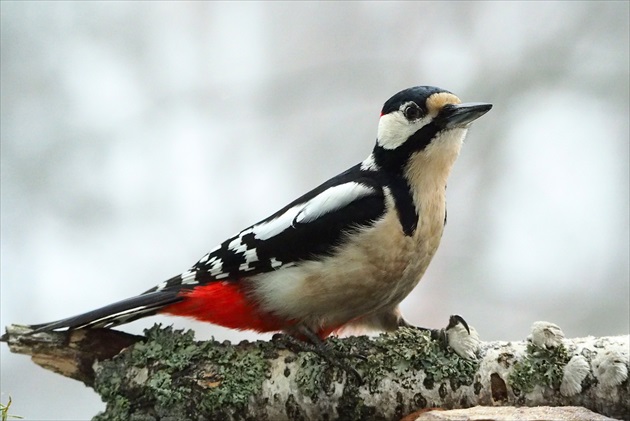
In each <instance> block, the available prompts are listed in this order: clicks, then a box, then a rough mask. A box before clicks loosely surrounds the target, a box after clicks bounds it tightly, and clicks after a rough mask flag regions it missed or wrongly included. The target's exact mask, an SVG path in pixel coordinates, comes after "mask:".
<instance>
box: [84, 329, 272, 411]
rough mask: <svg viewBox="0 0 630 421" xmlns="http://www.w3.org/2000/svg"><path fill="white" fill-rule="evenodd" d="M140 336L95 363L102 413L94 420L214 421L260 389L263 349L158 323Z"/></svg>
mask: <svg viewBox="0 0 630 421" xmlns="http://www.w3.org/2000/svg"><path fill="white" fill-rule="evenodd" d="M145 335H146V341H144V342H142V343H137V344H135V345H134V346H133V347H131V348H130V349H128V350H126V351H124V352H122V353H121V354H120V355H118V356H116V357H115V358H113V359H112V360H110V361H106V362H103V363H102V364H101V365H100V367H99V369H98V373H97V378H96V384H95V390H96V391H97V392H98V393H99V394H101V396H102V398H103V400H104V401H105V402H106V403H107V409H106V412H105V413H103V414H99V415H98V416H97V417H96V418H95V419H96V420H106V419H107V420H129V419H131V418H132V417H133V418H137V419H156V418H157V419H167V418H169V417H170V418H172V419H178V420H187V419H191V420H192V419H195V420H197V419H204V418H206V419H215V418H217V417H218V414H219V413H221V411H227V410H230V409H231V410H235V409H236V410H238V408H240V407H243V406H244V405H245V404H246V403H247V402H248V400H249V398H250V396H252V395H254V394H256V393H257V392H259V391H260V388H261V386H262V381H263V379H264V374H265V372H266V371H267V362H266V361H265V358H264V346H259V347H257V346H255V345H253V346H252V347H251V348H252V349H243V348H247V347H241V348H239V349H236V348H235V347H233V346H232V345H229V344H219V343H217V342H215V341H208V342H195V340H194V332H192V331H186V332H184V331H180V330H173V329H172V328H171V327H166V328H162V327H161V326H160V325H156V326H154V327H152V328H150V329H148V330H146V331H145ZM130 367H132V368H131V369H130ZM120 396H126V397H127V398H128V399H123V398H120ZM226 408H227V409H226ZM138 417H140V418H138Z"/></svg>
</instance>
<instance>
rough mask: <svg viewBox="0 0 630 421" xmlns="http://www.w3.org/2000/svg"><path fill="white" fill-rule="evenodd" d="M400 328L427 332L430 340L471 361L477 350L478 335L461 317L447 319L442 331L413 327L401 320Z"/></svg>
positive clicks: (454, 316)
mask: <svg viewBox="0 0 630 421" xmlns="http://www.w3.org/2000/svg"><path fill="white" fill-rule="evenodd" d="M400 326H404V327H411V328H415V329H419V330H422V331H426V332H429V333H430V334H431V339H433V340H435V341H438V342H439V343H440V345H441V346H442V347H443V348H444V349H447V348H449V347H450V348H451V349H452V350H453V351H455V353H456V354H457V355H459V356H460V357H462V358H466V359H469V360H472V359H474V358H475V353H476V352H477V349H479V335H478V334H477V331H476V330H475V328H473V327H470V326H468V323H466V320H464V318H463V317H462V316H459V315H453V316H451V317H449V319H448V325H447V326H446V327H445V328H442V329H427V328H425V327H420V326H413V325H410V324H409V323H407V322H406V321H405V320H404V319H401V321H400Z"/></svg>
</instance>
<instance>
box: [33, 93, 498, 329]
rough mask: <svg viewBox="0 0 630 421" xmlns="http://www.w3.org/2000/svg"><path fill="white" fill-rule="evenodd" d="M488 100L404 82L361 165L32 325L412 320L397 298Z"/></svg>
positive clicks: (263, 325) (412, 277)
mask: <svg viewBox="0 0 630 421" xmlns="http://www.w3.org/2000/svg"><path fill="white" fill-rule="evenodd" d="M490 108H492V105H491V104H485V103H467V104H462V103H461V101H460V100H459V98H457V97H456V96H455V95H454V94H452V93H450V92H448V91H445V90H443V89H439V88H436V87H431V86H418V87H413V88H409V89H405V90H403V91H401V92H399V93H397V94H396V95H394V96H393V97H391V98H390V99H389V100H388V101H387V102H385V104H384V106H383V109H382V111H381V117H380V120H379V123H378V134H377V139H376V145H375V146H374V149H373V151H372V153H371V154H370V155H369V156H368V158H367V159H365V160H364V161H363V162H361V163H360V164H358V165H355V166H353V167H352V168H350V169H348V170H347V171H345V172H343V173H341V174H339V175H337V176H336V177H333V178H331V179H330V180H328V181H326V182H325V183H323V184H322V185H320V186H319V187H316V188H315V189H313V190H311V191H310V192H308V193H306V194H305V195H303V196H302V197H300V198H298V199H296V200H295V201H293V202H291V203H290V204H288V205H287V206H285V207H284V208H282V209H280V210H279V211H278V212H276V213H274V214H273V215H271V216H269V217H268V218H265V219H263V220H262V221H260V222H258V223H256V224H254V225H252V226H250V227H247V228H245V229H244V230H242V231H241V232H239V233H238V234H236V235H235V236H233V237H231V238H228V239H227V240H225V241H224V242H223V243H221V244H220V245H219V246H217V247H216V248H214V249H213V250H212V251H210V252H209V253H207V254H206V255H205V256H203V257H202V258H201V260H199V261H198V262H197V263H195V265H194V266H192V267H191V268H190V269H189V270H187V271H186V272H184V273H182V274H181V275H177V276H175V277H173V278H171V279H169V280H167V281H165V282H162V283H161V284H159V285H157V286H155V287H153V288H151V289H149V290H148V291H146V292H144V293H142V294H140V295H138V296H135V297H132V298H128V299H126V300H123V301H119V302H117V303H114V304H110V305H108V306H105V307H102V308H99V309H96V310H92V311H89V312H87V313H84V314H81V315H78V316H74V317H70V318H67V319H63V320H59V321H56V322H51V323H45V324H40V325H34V326H32V327H33V328H34V329H36V330H37V331H47V330H62V329H84V328H97V327H112V326H116V325H120V324H123V323H128V322H131V321H133V320H136V319H139V318H141V317H145V316H149V315H153V314H156V313H163V314H171V315H178V316H185V317H192V318H194V319H198V320H202V321H206V322H210V323H214V324H217V325H221V326H225V327H228V328H233V329H240V330H254V331H258V332H272V331H283V332H285V333H288V334H290V335H292V336H295V337H300V338H311V339H312V338H314V339H315V340H317V338H319V339H323V338H326V337H327V336H328V335H330V334H331V333H333V332H335V331H338V330H340V329H342V328H344V327H347V326H351V325H355V326H356V325H358V326H363V327H367V328H373V329H379V330H394V329H396V328H398V327H399V326H401V325H407V323H406V322H405V320H404V319H403V318H402V316H401V314H400V311H399V308H398V305H399V303H400V302H401V301H402V300H403V299H404V298H405V297H406V296H407V295H408V294H409V293H410V292H411V290H413V288H414V287H415V286H416V284H417V283H418V281H419V280H420V278H421V277H422V275H423V274H424V272H425V270H426V269H427V266H428V265H429V262H430V261H431V259H432V258H433V255H434V254H435V252H436V250H437V248H438V245H439V243H440V239H441V237H442V231H443V229H444V224H445V223H446V204H445V188H446V180H447V177H448V175H449V173H450V171H451V167H452V165H453V163H454V161H455V159H456V158H457V156H458V154H459V151H460V148H461V146H462V142H463V139H464V137H465V135H466V132H467V130H468V127H469V126H470V124H471V122H472V121H474V120H475V119H477V118H479V117H480V116H482V115H483V114H485V113H486V112H488V111H489V110H490Z"/></svg>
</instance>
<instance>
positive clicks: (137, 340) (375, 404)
mask: <svg viewBox="0 0 630 421" xmlns="http://www.w3.org/2000/svg"><path fill="white" fill-rule="evenodd" d="M20 329H22V330H20ZM556 329H557V330H556ZM77 335H78V336H77ZM2 340H4V341H6V342H8V343H9V346H10V347H11V350H12V351H13V352H20V353H26V354H29V355H32V356H33V360H34V361H35V362H37V363H38V364H40V365H42V366H44V367H45V368H49V369H52V370H54V371H56V372H59V373H61V374H63V375H66V376H69V377H72V378H76V379H79V380H81V381H83V382H85V383H86V384H87V385H89V386H91V387H93V388H94V389H95V390H96V391H97V392H98V393H99V394H100V395H101V396H102V398H103V400H104V401H105V402H107V409H106V411H105V412H104V413H102V414H99V415H97V416H96V417H95V419H96V420H130V419H132V420H156V419H165V418H167V417H172V419H178V420H204V419H207V420H214V419H226V420H229V419H257V420H281V419H291V420H295V419H302V420H311V419H312V420H316V419H343V420H353V419H356V420H369V419H378V420H397V419H401V418H402V417H403V416H405V415H407V414H410V413H412V412H414V411H417V410H418V409H421V408H424V407H443V408H466V407H470V406H474V405H487V406H501V405H516V406H537V405H548V406H569V405H571V406H582V407H586V408H589V409H591V410H593V411H595V412H598V413H600V414H604V415H607V416H611V417H616V418H623V419H630V415H629V413H630V392H629V384H628V348H629V338H628V336H620V337H605V338H593V337H590V338H581V339H572V340H569V339H564V338H563V335H562V334H561V331H560V330H559V329H558V328H557V327H556V326H555V325H553V324H549V323H546V324H545V323H542V322H538V324H534V329H533V331H532V336H531V338H530V340H529V341H522V342H486V343H481V345H480V348H479V349H478V350H477V353H476V358H475V359H473V360H469V359H464V358H461V357H459V356H458V355H456V354H455V353H453V352H451V351H448V350H444V349H443V347H442V345H441V344H440V343H438V342H436V341H432V340H431V339H430V337H429V335H428V334H426V333H425V332H422V331H418V330H415V329H407V328H402V329H400V330H399V331H397V332H396V333H394V334H383V335H381V336H379V337H376V338H368V337H351V338H344V339H338V338H331V339H329V340H328V341H327V344H328V345H329V346H330V347H331V348H332V349H333V350H335V351H337V352H341V353H343V354H345V355H348V360H347V362H348V363H349V364H350V365H351V366H353V367H354V368H356V370H357V371H358V372H359V373H360V374H361V376H362V381H359V380H358V379H356V378H355V377H353V376H352V375H349V374H348V373H347V372H345V371H344V370H343V369H340V368H338V367H335V366H331V365H330V364H328V363H327V362H326V361H324V360H322V359H320V357H318V356H316V355H314V354H312V353H309V352H301V353H297V354H296V353H294V352H292V351H290V350H288V349H284V347H283V346H282V342H277V341H272V342H261V341H259V342H253V343H249V342H242V343H240V344H238V345H231V344H229V343H218V342H215V341H208V342H196V341H195V340H194V334H193V332H191V331H188V332H182V331H174V330H172V329H171V328H170V327H167V328H161V327H160V326H155V327H153V328H151V329H149V330H147V331H146V338H143V337H137V336H132V335H127V334H124V333H122V332H116V331H108V330H98V331H96V330H95V331H77V332H71V333H38V334H35V335H29V334H28V332H27V331H25V330H24V328H19V327H15V326H12V327H9V328H8V329H7V334H6V335H4V336H3V338H2ZM100 341H103V343H102V344H100V345H102V346H103V348H106V349H108V351H107V352H105V353H103V352H101V351H99V347H100V345H99V342H100ZM113 344H115V345H113ZM88 345H89V346H88ZM84 346H86V348H83V347H84ZM116 347H118V349H122V348H125V349H123V350H122V352H120V353H119V354H118V355H116V356H113V354H116V353H117V351H116V352H114V353H112V349H113V348H116ZM356 354H359V355H362V356H364V357H365V358H358V357H356V356H353V355H356ZM112 356H113V358H112ZM73 365H74V366H73ZM72 367H74V368H72ZM86 367H89V368H90V369H86Z"/></svg>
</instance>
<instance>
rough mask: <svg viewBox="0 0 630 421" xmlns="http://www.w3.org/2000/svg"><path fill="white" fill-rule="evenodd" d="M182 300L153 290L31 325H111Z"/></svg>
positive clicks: (43, 328)
mask: <svg viewBox="0 0 630 421" xmlns="http://www.w3.org/2000/svg"><path fill="white" fill-rule="evenodd" d="M181 300H182V297H180V296H178V292H177V291H173V290H171V291H153V292H147V293H145V294H142V295H138V296H136V297H132V298H128V299H126V300H122V301H118V302H117V303H114V304H110V305H107V306H105V307H101V308H98V309H96V310H92V311H88V312H87V313H83V314H79V315H77V316H73V317H68V318H67V319H62V320H57V321H55V322H50V323H42V324H38V325H31V326H30V327H31V328H33V329H34V330H35V331H34V333H36V332H43V331H51V330H65V329H68V330H72V329H89V328H103V327H113V326H117V325H121V324H124V323H129V322H131V321H134V320H137V319H140V318H142V317H146V316H150V315H153V314H155V313H157V311H158V310H159V309H161V308H163V307H165V306H167V305H169V304H174V303H176V302H179V301H181Z"/></svg>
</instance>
